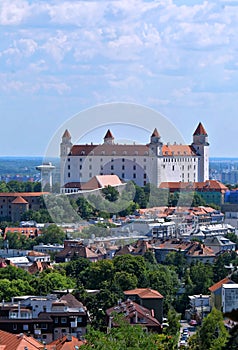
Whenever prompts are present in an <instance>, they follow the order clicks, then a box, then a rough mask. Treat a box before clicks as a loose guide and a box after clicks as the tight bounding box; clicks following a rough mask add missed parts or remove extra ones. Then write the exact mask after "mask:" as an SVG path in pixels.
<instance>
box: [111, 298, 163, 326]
mask: <svg viewBox="0 0 238 350" xmlns="http://www.w3.org/2000/svg"><path fill="white" fill-rule="evenodd" d="M114 312H116V313H118V314H121V313H123V314H124V315H125V319H126V320H128V321H129V322H130V324H131V325H133V324H134V325H135V324H143V326H144V327H153V328H157V329H160V328H161V325H160V322H159V321H158V320H157V319H156V318H155V317H153V316H152V314H151V311H150V310H149V309H147V308H145V307H144V306H141V305H139V304H137V303H135V302H134V301H132V300H130V299H127V300H126V301H124V302H121V303H120V304H119V305H116V306H114V307H111V308H109V309H107V310H106V314H107V315H108V316H110V315H111V314H112V313H114ZM125 312H126V314H125ZM136 314H137V322H136ZM140 319H141V320H143V321H140Z"/></svg>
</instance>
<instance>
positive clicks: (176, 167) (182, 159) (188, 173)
mask: <svg viewBox="0 0 238 350" xmlns="http://www.w3.org/2000/svg"><path fill="white" fill-rule="evenodd" d="M60 158H61V188H62V189H63V188H65V190H64V191H63V192H66V193H67V192H72V189H73V188H74V189H75V191H76V189H77V188H79V187H80V186H79V184H80V183H81V184H82V183H85V182H87V181H89V180H90V179H91V178H92V177H93V176H95V175H117V176H118V177H119V178H120V179H121V180H122V181H128V180H133V181H134V182H135V183H136V184H137V185H139V186H145V185H146V184H147V183H152V184H154V185H156V186H157V187H158V186H159V185H160V183H161V182H174V181H175V182H178V181H181V182H202V181H206V180H208V179H209V143H208V135H207V132H206V130H205V129H204V127H203V125H202V123H199V124H198V126H197V128H196V130H195V132H194V134H193V142H192V144H191V145H181V144H176V143H174V144H163V142H162V140H161V137H160V134H159V132H158V130H157V129H156V128H155V129H154V131H153V132H152V134H151V136H150V140H149V143H148V144H133V145H132V144H119V143H116V142H114V136H113V134H112V132H111V130H107V132H106V134H105V136H104V142H103V143H102V144H93V143H91V144H80V145H73V144H72V142H71V135H70V133H69V131H68V130H66V131H65V132H64V134H63V136H62V142H61V144H60ZM77 184H78V185H77ZM66 188H67V189H68V190H66Z"/></svg>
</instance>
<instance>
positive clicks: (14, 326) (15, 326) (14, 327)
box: [12, 323, 17, 331]
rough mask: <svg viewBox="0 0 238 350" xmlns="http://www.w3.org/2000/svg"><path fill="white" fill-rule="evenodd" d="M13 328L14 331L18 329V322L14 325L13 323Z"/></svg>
mask: <svg viewBox="0 0 238 350" xmlns="http://www.w3.org/2000/svg"><path fill="white" fill-rule="evenodd" d="M12 329H13V330H14V331H16V330H17V324H16V323H13V325H12Z"/></svg>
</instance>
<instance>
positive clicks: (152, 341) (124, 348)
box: [81, 316, 172, 350]
mask: <svg viewBox="0 0 238 350" xmlns="http://www.w3.org/2000/svg"><path fill="white" fill-rule="evenodd" d="M115 322H116V324H117V325H118V327H115V328H112V329H110V332H108V333H103V332H100V331H95V330H94V329H92V328H90V329H89V332H88V333H87V335H86V340H87V343H86V344H85V345H83V346H82V347H81V349H82V350H89V349H95V350H109V349H110V350H141V349H147V350H158V349H160V350H171V349H172V347H171V338H170V337H167V336H165V335H158V334H154V333H147V332H144V330H143V328H142V327H141V326H140V325H134V326H131V325H130V324H129V323H128V322H126V321H125V320H123V319H122V318H121V317H120V316H115Z"/></svg>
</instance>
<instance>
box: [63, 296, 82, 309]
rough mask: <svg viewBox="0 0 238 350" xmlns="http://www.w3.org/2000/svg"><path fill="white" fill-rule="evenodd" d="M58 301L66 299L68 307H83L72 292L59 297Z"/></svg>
mask: <svg viewBox="0 0 238 350" xmlns="http://www.w3.org/2000/svg"><path fill="white" fill-rule="evenodd" d="M60 301H66V302H67V305H68V306H69V307H70V308H84V306H83V304H82V303H81V302H80V301H78V300H77V299H76V298H75V296H73V294H71V293H68V294H65V295H63V296H62V297H61V298H60Z"/></svg>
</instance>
